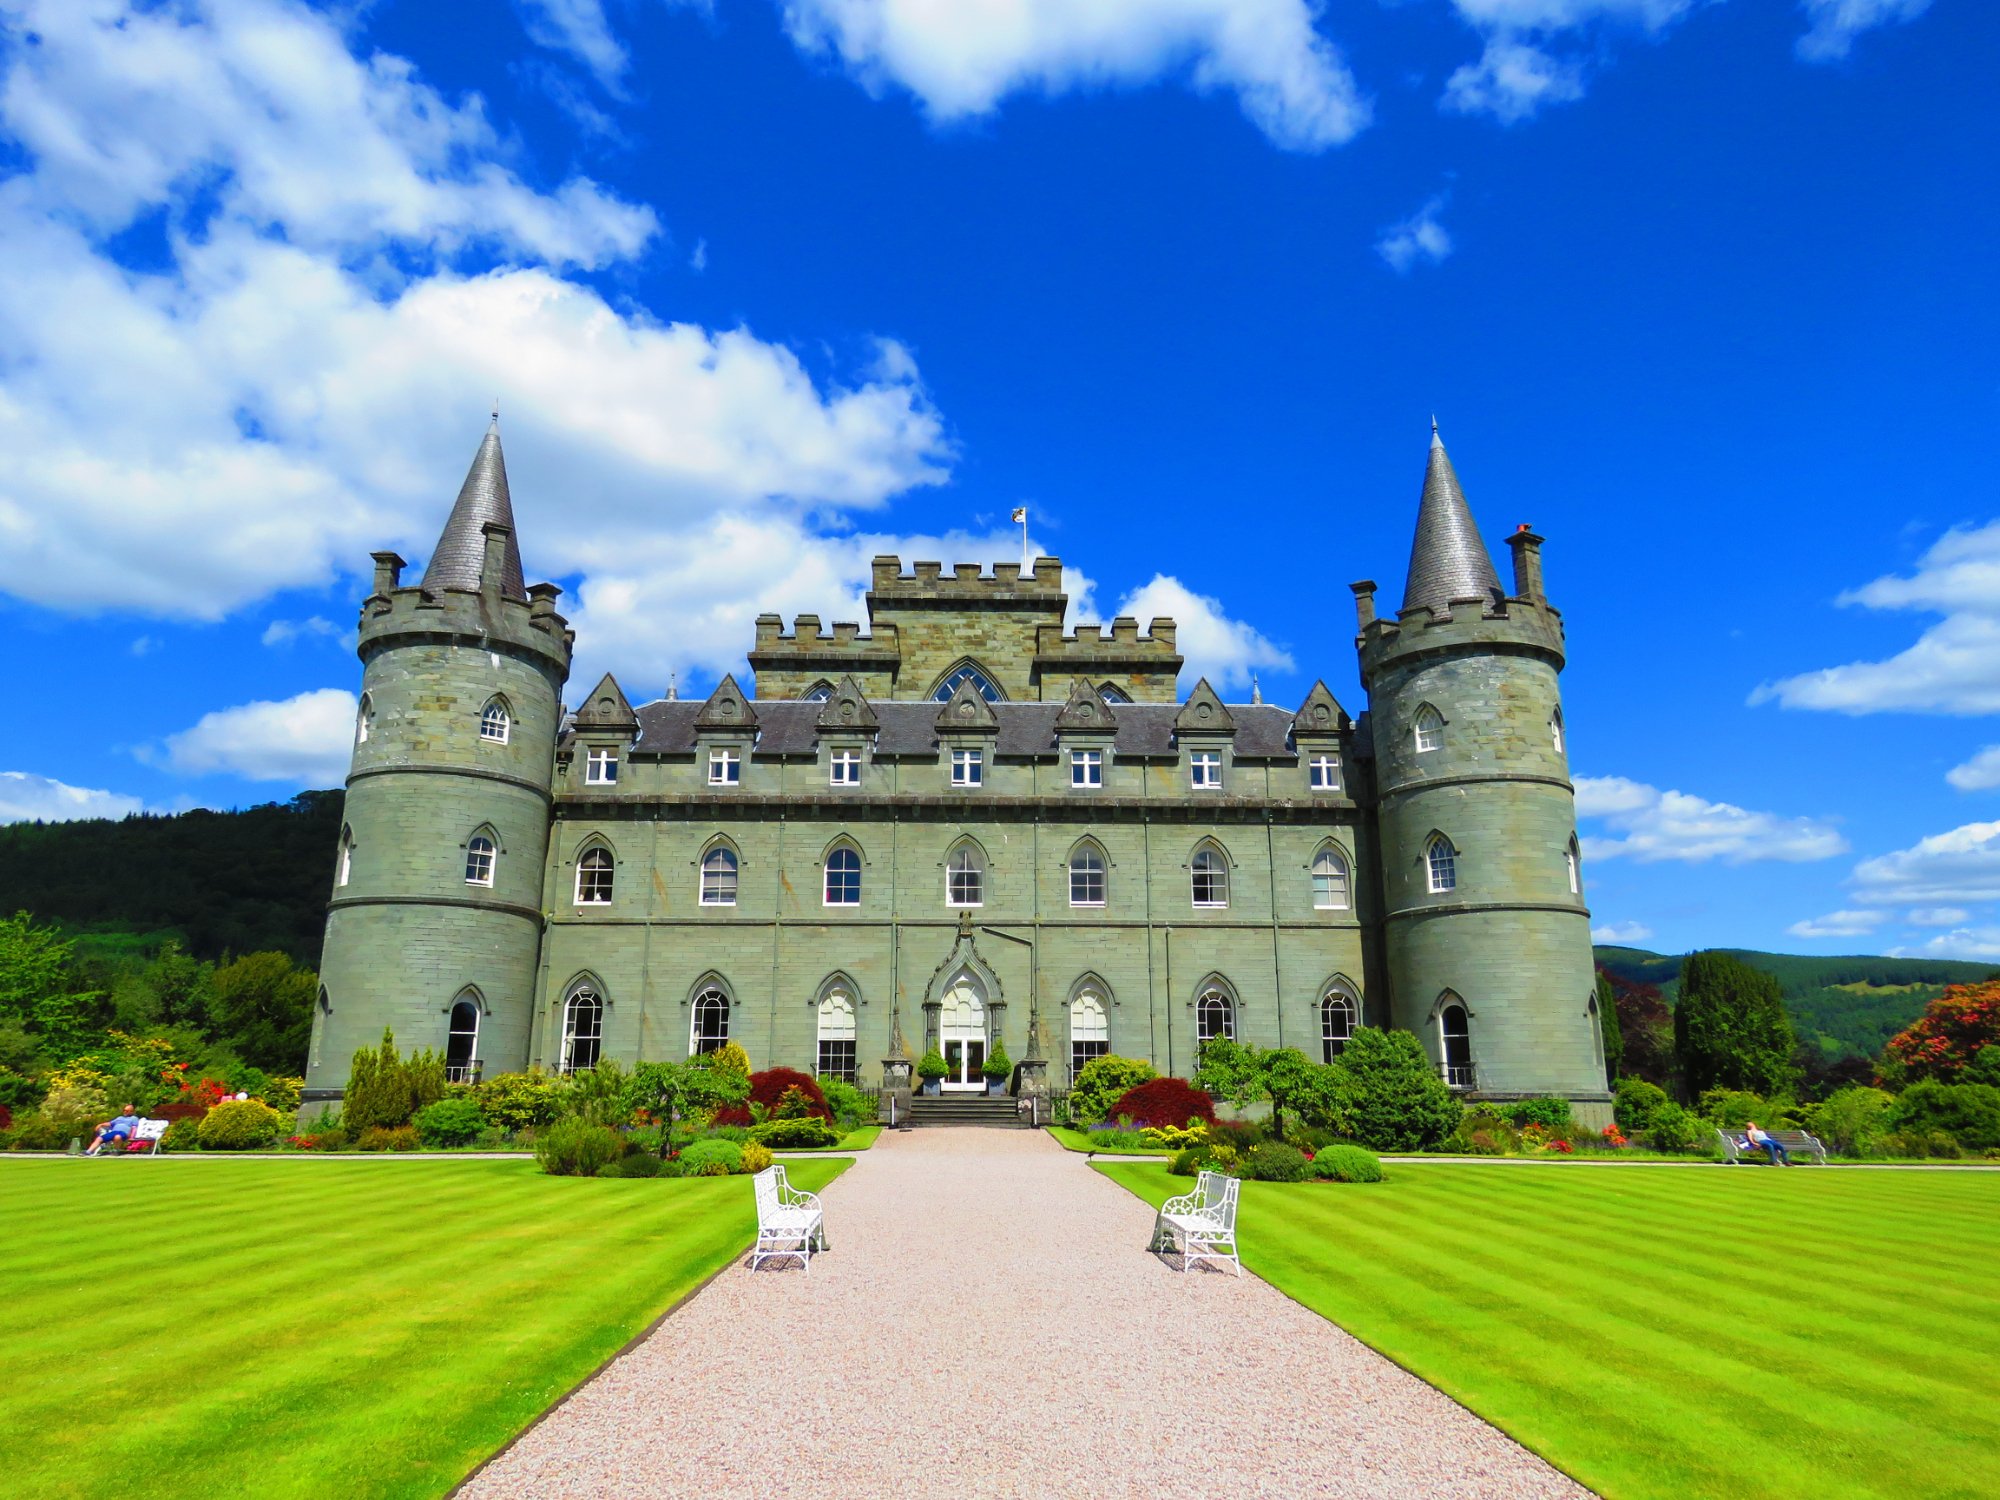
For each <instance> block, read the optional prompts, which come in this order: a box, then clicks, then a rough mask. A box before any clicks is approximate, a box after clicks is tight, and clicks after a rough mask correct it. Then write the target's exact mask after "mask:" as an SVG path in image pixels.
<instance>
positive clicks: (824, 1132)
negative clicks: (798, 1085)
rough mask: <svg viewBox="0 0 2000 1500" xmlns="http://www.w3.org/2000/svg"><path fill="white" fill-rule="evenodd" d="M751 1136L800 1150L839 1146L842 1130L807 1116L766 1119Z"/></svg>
mask: <svg viewBox="0 0 2000 1500" xmlns="http://www.w3.org/2000/svg"><path fill="white" fill-rule="evenodd" d="M750 1138H751V1139H752V1140H754V1141H760V1142H762V1143H763V1144H764V1145H766V1146H770V1147H772V1148H774V1149H776V1150H779V1151H799V1150H805V1149H808V1148H810V1147H814V1146H837V1145H839V1144H840V1131H839V1130H838V1129H837V1128H836V1127H834V1126H832V1125H829V1124H828V1123H827V1122H826V1121H825V1120H815V1119H813V1118H812V1117H811V1116H807V1117H806V1118H804V1119H799V1120H766V1121H765V1122H764V1123H763V1124H762V1125H755V1126H752V1127H751V1129H750ZM704 1144H707V1143H706V1142H703V1141H696V1142H695V1145H696V1146H700V1145H704ZM727 1144H733V1142H732V1143H727ZM693 1149H694V1147H693V1146H690V1147H689V1148H688V1150H689V1151H691V1150H693ZM681 1155H682V1156H683V1157H685V1156H686V1155H687V1152H686V1151H683V1152H682V1153H681Z"/></svg>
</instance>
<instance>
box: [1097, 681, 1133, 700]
mask: <svg viewBox="0 0 2000 1500" xmlns="http://www.w3.org/2000/svg"><path fill="white" fill-rule="evenodd" d="M1097 696H1098V697H1099V698H1101V699H1103V700H1104V701H1105V702H1106V703H1130V702H1131V701H1132V695H1131V694H1130V693H1126V692H1123V691H1121V690H1120V689H1119V688H1118V687H1116V686H1115V685H1113V684H1112V683H1109V682H1100V683H1099V684H1098V685H1097Z"/></svg>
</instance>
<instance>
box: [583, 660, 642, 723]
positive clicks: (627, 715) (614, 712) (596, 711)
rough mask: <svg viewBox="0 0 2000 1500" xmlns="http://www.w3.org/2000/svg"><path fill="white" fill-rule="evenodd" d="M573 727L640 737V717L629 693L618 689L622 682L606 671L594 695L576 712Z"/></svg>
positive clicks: (593, 692) (593, 691)
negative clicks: (635, 711) (634, 710)
mask: <svg viewBox="0 0 2000 1500" xmlns="http://www.w3.org/2000/svg"><path fill="white" fill-rule="evenodd" d="M571 722H572V724H573V726H574V727H575V728H576V729H578V730H580V731H582V732H584V733H590V732H593V731H595V732H599V733H604V732H610V733H617V734H626V735H630V734H636V733H637V732H638V729H639V716H638V715H637V714H635V713H633V712H632V704H631V702H630V700H628V699H627V698H626V696H625V690H624V689H623V688H621V687H619V686H618V679H617V678H615V677H613V676H612V675H611V674H610V673H609V672H606V673H605V674H604V676H603V678H602V679H600V680H599V682H598V684H597V686H596V687H594V688H592V689H591V690H590V696H589V697H588V698H585V699H584V700H583V703H582V706H581V707H579V708H578V709H577V711H576V717H575V719H573V720H572V721H571Z"/></svg>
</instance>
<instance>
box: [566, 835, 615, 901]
mask: <svg viewBox="0 0 2000 1500" xmlns="http://www.w3.org/2000/svg"><path fill="white" fill-rule="evenodd" d="M616 876H617V867H616V865H615V864H614V863H613V861H612V858H611V851H610V850H609V849H607V848H605V847H604V846H603V845H602V844H596V845H593V846H592V847H591V848H589V849H586V850H584V852H583V858H581V859H579V860H578V861H577V862H576V904H577V905H578V906H609V905H610V904H611V888H612V884H613V881H614V880H615V879H616Z"/></svg>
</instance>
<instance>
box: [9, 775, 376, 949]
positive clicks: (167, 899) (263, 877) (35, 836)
mask: <svg viewBox="0 0 2000 1500" xmlns="http://www.w3.org/2000/svg"><path fill="white" fill-rule="evenodd" d="M341 801H342V797H341V794H340V793H339V792H301V793H300V794H299V795H298V796H296V797H294V798H292V800H291V801H289V802H271V803H265V804H264V805H262V806H259V807H248V808H244V809H243V810H242V811H240V812H208V811H198V812H186V813H176V814H173V815H172V816H165V817H155V816H140V817H132V818H125V819H122V820H120V821H118V822H109V821H102V820H99V821H91V822H74V823H13V824H9V825H7V826H4V827H0V915H6V914H11V913H13V912H17V911H26V912H30V913H32V914H33V915H34V916H35V917H36V918H38V919H39V920H41V921H44V922H56V923H59V924H60V925H62V926H63V927H64V928H66V929H68V930H70V931H72V932H77V933H83V934H96V935H101V936H99V937H98V939H97V941H98V942H100V943H102V942H108V941H114V939H113V935H114V934H120V933H144V934H149V935H151V939H150V940H149V941H148V942H147V943H146V944H145V945H144V946H146V947H147V948H148V949H150V948H154V947H157V945H158V942H157V940H158V937H159V936H163V935H166V934H178V935H179V936H180V938H181V941H182V943H183V945H184V946H185V947H186V949H187V950H188V951H189V952H190V953H193V954H196V955H198V956H200V957H203V958H220V957H221V956H222V955H223V954H224V953H225V952H227V953H256V952H265V951H276V952H280V953H285V954H288V955H290V957H291V959H292V960H293V962H294V963H297V964H299V965H301V966H302V967H305V968H309V969H317V968H318V967H319V948H320V935H321V930H322V928H323V927H324V926H325V923H326V900H327V896H328V894H329V891H330V889H331V886H332V883H333V855H334V845H335V844H336V843H337V842H338V841H339V839H340V808H341ZM91 946H95V944H93V945H91Z"/></svg>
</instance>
